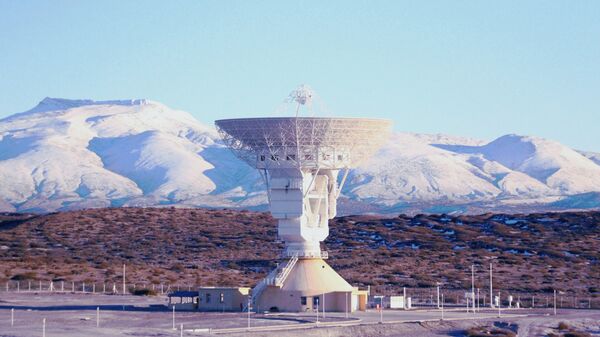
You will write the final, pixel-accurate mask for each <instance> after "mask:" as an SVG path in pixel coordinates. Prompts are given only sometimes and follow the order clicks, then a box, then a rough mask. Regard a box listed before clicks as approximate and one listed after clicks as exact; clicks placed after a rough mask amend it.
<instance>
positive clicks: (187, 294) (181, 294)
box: [167, 290, 198, 297]
mask: <svg viewBox="0 0 600 337" xmlns="http://www.w3.org/2000/svg"><path fill="white" fill-rule="evenodd" d="M167 296H169V297H198V292H197V291H190V290H177V291H174V292H171V293H169V294H168V295H167Z"/></svg>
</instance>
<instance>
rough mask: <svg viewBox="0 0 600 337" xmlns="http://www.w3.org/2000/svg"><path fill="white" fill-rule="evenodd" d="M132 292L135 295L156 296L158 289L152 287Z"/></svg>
mask: <svg viewBox="0 0 600 337" xmlns="http://www.w3.org/2000/svg"><path fill="white" fill-rule="evenodd" d="M130 292H131V291H130ZM131 293H132V294H133V295H135V296H156V291H154V290H152V289H135V290H133V292H131Z"/></svg>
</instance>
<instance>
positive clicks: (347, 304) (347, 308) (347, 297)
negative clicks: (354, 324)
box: [344, 292, 349, 318]
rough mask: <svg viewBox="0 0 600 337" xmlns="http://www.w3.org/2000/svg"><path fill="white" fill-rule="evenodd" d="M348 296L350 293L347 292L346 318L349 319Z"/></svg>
mask: <svg viewBox="0 0 600 337" xmlns="http://www.w3.org/2000/svg"><path fill="white" fill-rule="evenodd" d="M348 294H349V292H347V293H346V296H344V297H345V298H346V318H348Z"/></svg>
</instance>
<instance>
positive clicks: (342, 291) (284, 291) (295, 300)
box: [257, 258, 358, 312]
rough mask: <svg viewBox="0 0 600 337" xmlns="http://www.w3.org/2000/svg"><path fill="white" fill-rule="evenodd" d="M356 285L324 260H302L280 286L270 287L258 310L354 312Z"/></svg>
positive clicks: (264, 293)
mask: <svg viewBox="0 0 600 337" xmlns="http://www.w3.org/2000/svg"><path fill="white" fill-rule="evenodd" d="M357 291H358V290H357V289H356V288H353V287H352V286H351V285H350V284H349V283H348V282H346V280H344V279H343V278H342V277H341V276H340V275H339V274H338V273H337V272H336V271H335V270H333V268H331V266H329V265H328V264H327V263H326V262H325V261H324V260H323V259H320V258H313V259H299V260H298V262H296V264H295V265H294V268H293V269H292V270H291V271H290V274H289V275H288V277H287V278H286V280H285V282H284V283H283V285H282V286H281V287H278V286H267V288H266V289H265V290H264V291H263V293H262V294H261V296H260V298H258V300H257V305H258V308H257V309H258V311H265V310H270V311H275V310H278V311H288V312H304V311H314V310H316V308H317V305H318V306H319V311H322V310H323V306H325V310H326V311H338V312H344V311H346V310H347V311H353V310H352V308H354V307H357V305H356V302H357V301H358V298H357V294H356V292H357Z"/></svg>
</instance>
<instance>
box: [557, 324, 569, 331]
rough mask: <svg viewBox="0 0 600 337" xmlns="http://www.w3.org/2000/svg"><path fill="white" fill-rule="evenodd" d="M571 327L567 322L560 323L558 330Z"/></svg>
mask: <svg viewBox="0 0 600 337" xmlns="http://www.w3.org/2000/svg"><path fill="white" fill-rule="evenodd" d="M570 328H571V327H570V326H569V325H568V324H567V323H565V322H560V323H558V330H569V329H570Z"/></svg>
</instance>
